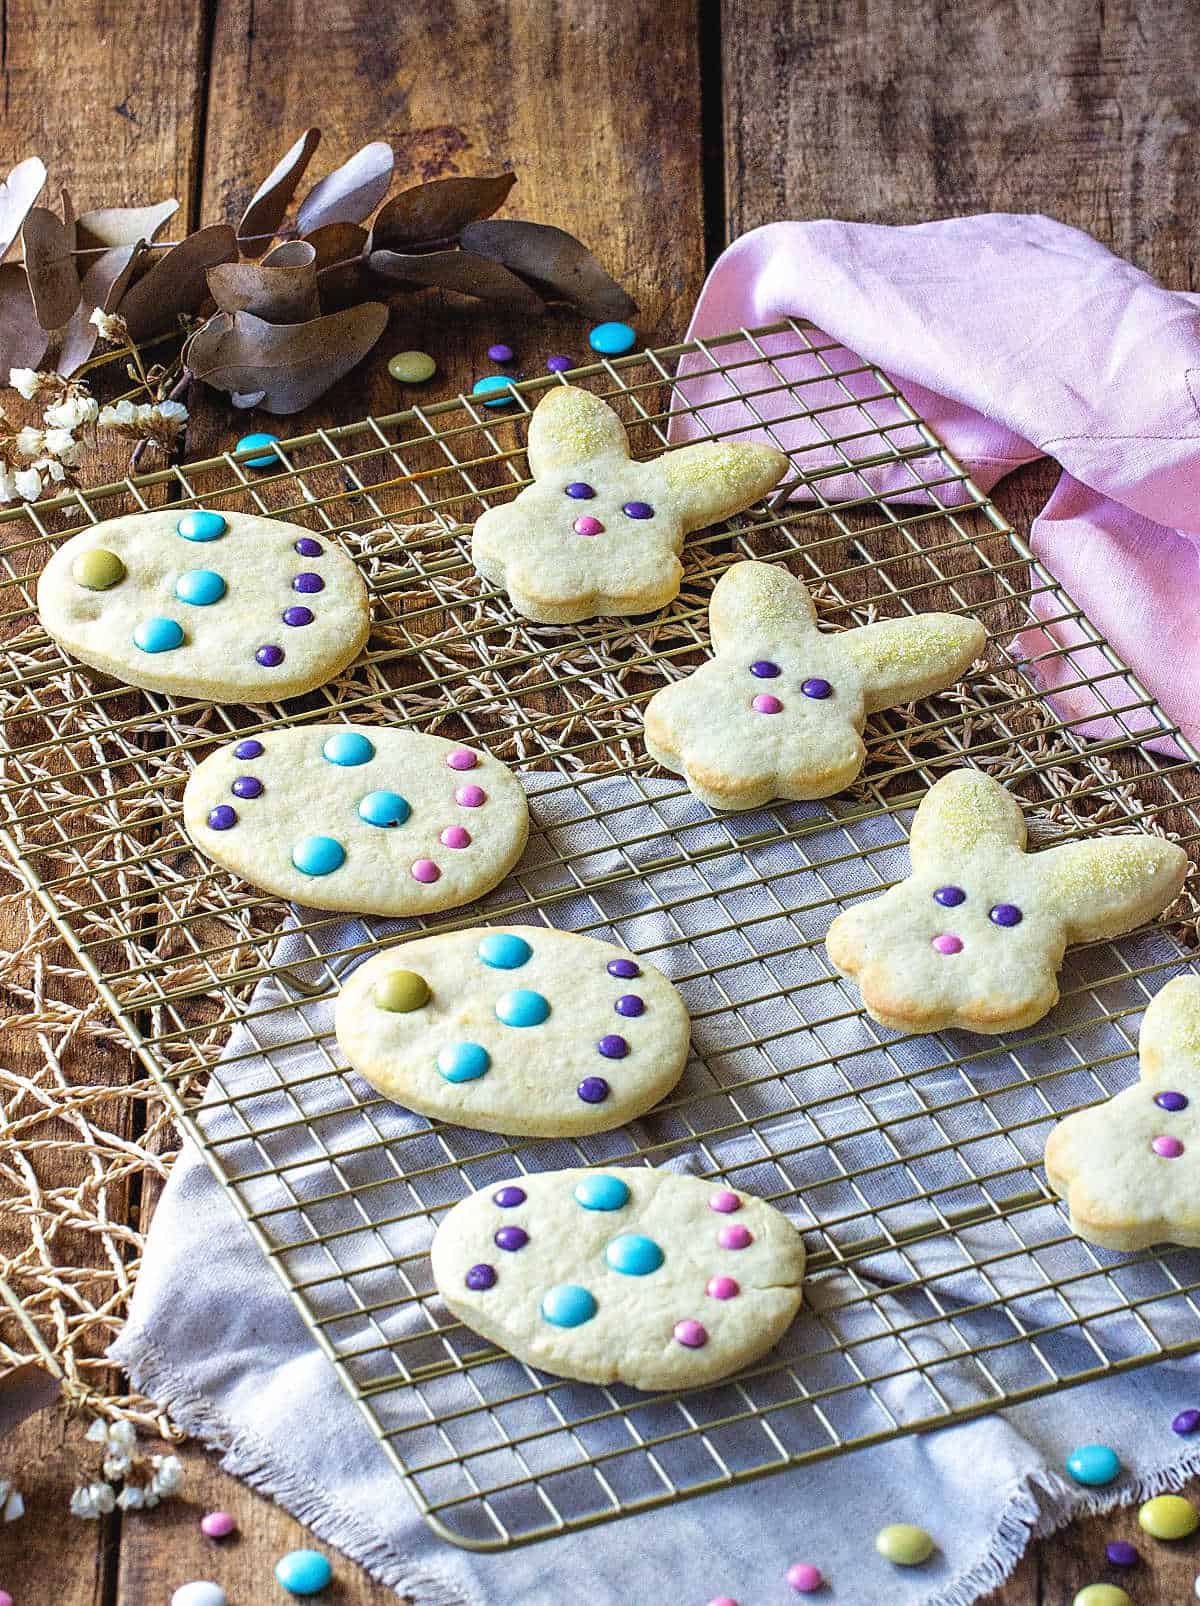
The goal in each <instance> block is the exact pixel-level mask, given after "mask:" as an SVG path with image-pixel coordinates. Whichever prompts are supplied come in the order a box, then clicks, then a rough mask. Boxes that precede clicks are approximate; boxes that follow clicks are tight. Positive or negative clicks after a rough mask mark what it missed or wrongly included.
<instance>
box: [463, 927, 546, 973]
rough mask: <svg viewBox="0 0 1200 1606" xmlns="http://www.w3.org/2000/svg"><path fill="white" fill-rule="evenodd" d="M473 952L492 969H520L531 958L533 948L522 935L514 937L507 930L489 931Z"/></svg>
mask: <svg viewBox="0 0 1200 1606" xmlns="http://www.w3.org/2000/svg"><path fill="white" fill-rule="evenodd" d="M475 952H476V953H477V954H478V955H479V957H480V959H482V960H483V962H484V964H485V965H490V966H491V967H492V969H493V970H520V968H521V966H522V965H524V964H527V963H528V961H529V960H530V959H532V958H533V949H532V948H531V947H530V946H529V944H528V943H527V942H526V941H525V939H524V937H514V936H512V935H511V934H510V933H509V932H507V931H492V932H489V933H488V935H487V936H486V937H484V938H483V940H482V941H481V942H480V944H479V947H478V948H476V950H475Z"/></svg>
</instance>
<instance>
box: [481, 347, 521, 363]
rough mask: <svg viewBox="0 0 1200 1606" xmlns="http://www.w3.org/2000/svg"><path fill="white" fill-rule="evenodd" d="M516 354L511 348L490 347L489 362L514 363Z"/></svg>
mask: <svg viewBox="0 0 1200 1606" xmlns="http://www.w3.org/2000/svg"><path fill="white" fill-rule="evenodd" d="M515 356H516V352H515V351H514V350H513V349H512V347H511V346H505V345H495V346H489V347H488V361H489V362H512V360H513V358H514V357H515Z"/></svg>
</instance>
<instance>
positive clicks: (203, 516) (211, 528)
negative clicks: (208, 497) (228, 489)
mask: <svg viewBox="0 0 1200 1606" xmlns="http://www.w3.org/2000/svg"><path fill="white" fill-rule="evenodd" d="M228 528H229V523H228V521H227V520H226V519H225V518H224V517H223V516H222V515H221V514H220V513H205V512H204V511H203V510H202V509H197V510H196V512H194V513H185V514H184V515H183V517H182V518H181V519H180V521H179V523H178V524H177V525H176V526H175V529H176V531H177V532H178V533H179V534H180V535H181V536H182V537H183V539H184V540H185V541H216V540H218V539H219V538H220V537H221V536H223V535H224V534H225V531H226V530H227V529H228Z"/></svg>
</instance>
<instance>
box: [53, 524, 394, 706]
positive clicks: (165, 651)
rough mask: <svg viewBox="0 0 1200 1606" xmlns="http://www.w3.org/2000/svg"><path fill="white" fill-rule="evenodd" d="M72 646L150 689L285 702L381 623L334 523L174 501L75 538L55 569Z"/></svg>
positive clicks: (56, 611) (62, 636)
mask: <svg viewBox="0 0 1200 1606" xmlns="http://www.w3.org/2000/svg"><path fill="white" fill-rule="evenodd" d="M37 604H38V617H39V619H40V620H41V623H42V626H43V628H44V629H45V630H46V632H47V634H48V635H50V636H51V637H52V638H53V639H54V640H55V641H56V642H57V643H58V645H59V646H60V647H62V648H64V649H65V651H67V652H69V653H70V654H71V655H72V656H73V657H75V658H78V659H79V660H80V662H81V663H85V664H90V665H91V667H92V668H93V669H102V670H103V671H104V672H105V673H106V674H109V675H112V676H114V677H115V678H116V679H117V680H120V681H124V682H125V684H126V685H128V686H140V687H142V688H143V689H144V690H146V691H158V692H171V693H174V694H175V695H176V696H180V697H203V698H207V699H210V700H211V701H213V702H225V703H259V702H268V701H271V702H275V701H278V700H280V699H281V698H285V697H296V696H299V695H300V693H302V692H306V691H312V690H313V688H314V687H316V686H320V685H323V684H324V682H325V681H327V680H329V679H330V678H331V677H332V676H334V675H336V674H338V673H339V671H341V670H343V669H345V668H346V666H347V665H348V664H350V663H352V662H353V661H354V659H355V658H357V656H358V654H359V653H360V652H361V651H362V648H363V644H364V643H365V642H366V639H367V635H368V633H369V631H370V625H371V618H370V610H369V606H368V602H367V588H366V586H365V584H364V583H363V579H362V576H361V575H360V574H359V572H358V570H357V568H356V567H355V565H354V563H353V562H352V561H351V559H350V558H349V557H348V556H347V555H346V553H345V552H344V551H343V550H342V549H341V547H340V546H339V545H338V544H337V542H336V541H334V540H332V539H331V538H330V537H329V536H328V535H324V534H322V535H313V533H312V532H311V531H310V530H305V529H301V528H300V526H299V525H296V524H288V523H285V522H284V521H283V520H282V519H264V518H259V517H257V516H256V515H254V514H249V513H217V512H211V511H203V510H199V509H191V510H187V511H181V510H180V509H179V508H174V509H172V508H164V509H161V510H160V511H158V512H155V513H131V514H129V515H127V516H126V517H124V518H117V519H108V520H106V522H105V523H103V524H97V525H95V526H94V527H93V528H92V529H90V530H84V531H83V532H82V533H81V534H79V535H76V536H73V537H72V538H71V540H69V541H67V542H66V543H65V544H64V545H63V546H61V547H60V548H59V549H58V551H57V552H56V553H55V554H54V556H53V557H52V558H51V559H50V561H49V563H48V564H47V565H46V567H45V569H44V570H43V571H42V575H41V578H40V580H39V581H38V591H37Z"/></svg>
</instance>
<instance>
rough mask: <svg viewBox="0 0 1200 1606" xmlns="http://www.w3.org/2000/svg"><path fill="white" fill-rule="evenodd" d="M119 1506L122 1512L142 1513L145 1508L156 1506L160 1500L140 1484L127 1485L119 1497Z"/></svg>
mask: <svg viewBox="0 0 1200 1606" xmlns="http://www.w3.org/2000/svg"><path fill="white" fill-rule="evenodd" d="M117 1504H118V1505H119V1506H120V1508H121V1510H122V1511H140V1510H141V1509H142V1507H143V1506H156V1505H157V1504H158V1500H157V1498H155V1497H154V1496H152V1495H150V1493H149V1491H148V1490H146V1489H143V1488H142V1486H141V1484H140V1483H127V1484H126V1485H125V1487H124V1488H123V1489H122V1490H121V1492H120V1494H119V1495H118V1496H117Z"/></svg>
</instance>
